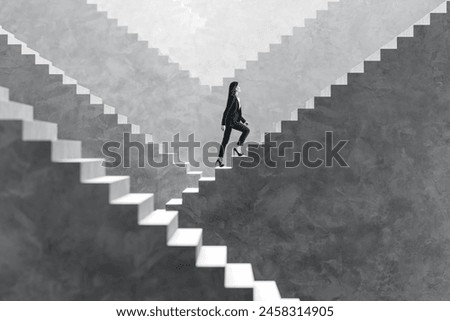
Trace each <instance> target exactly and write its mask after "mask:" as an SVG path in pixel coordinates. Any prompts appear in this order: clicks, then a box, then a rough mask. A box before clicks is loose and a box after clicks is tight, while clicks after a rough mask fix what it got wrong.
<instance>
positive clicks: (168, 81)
mask: <svg viewBox="0 0 450 321" xmlns="http://www.w3.org/2000/svg"><path fill="white" fill-rule="evenodd" d="M438 2H440V1H437V0H432V1H430V2H423V1H418V0H414V1H410V0H408V1H406V0H399V1H395V2H392V1H387V0H383V1H379V0H376V1H375V0H361V1H349V0H347V1H346V0H344V1H343V2H342V3H341V5H339V6H337V7H334V8H333V10H331V11H330V12H328V13H327V14H326V15H325V16H322V17H319V19H318V21H317V22H313V23H312V24H311V25H308V26H307V28H304V29H302V30H303V31H301V32H300V34H296V35H295V36H294V37H292V38H290V40H288V41H287V42H284V43H282V44H281V45H280V46H279V47H278V49H279V50H278V51H276V52H273V53H270V54H267V55H266V58H264V59H263V60H262V61H260V62H258V63H256V64H253V66H252V67H250V69H249V70H247V71H245V72H244V73H238V75H237V80H239V81H241V84H242V90H243V92H242V104H243V108H244V113H245V115H246V118H248V120H249V123H250V127H251V133H250V136H249V140H254V141H259V140H260V133H261V132H264V131H268V130H271V129H272V122H274V121H278V120H281V119H285V118H286V117H288V116H289V115H290V112H291V111H292V110H293V109H294V108H295V107H297V106H299V105H301V104H302V103H303V102H304V101H305V100H307V99H309V98H311V97H312V95H314V94H315V93H317V91H318V90H321V89H323V87H325V86H327V85H329V84H330V83H331V82H333V81H335V80H336V79H337V78H338V77H340V76H341V75H342V74H343V73H345V72H346V71H348V70H349V69H350V68H352V67H353V66H354V65H356V64H358V63H359V62H360V61H362V59H364V58H366V57H367V56H368V55H369V54H371V53H372V52H373V51H375V50H376V49H378V48H379V47H380V46H382V45H383V44H385V43H386V42H388V41H389V40H391V39H392V38H393V37H394V36H396V35H397V34H398V33H399V32H401V31H403V30H404V29H406V28H407V27H408V26H409V25H410V24H411V23H413V22H414V21H415V20H417V19H418V18H419V17H421V16H423V15H424V14H425V13H426V12H428V10H429V9H430V8H432V7H434V6H435V4H436V3H438ZM270 3H272V2H270ZM0 4H2V6H0V19H1V21H2V25H3V26H4V27H5V28H6V29H8V28H9V29H10V31H12V32H14V33H15V34H16V35H17V37H18V38H19V39H21V40H24V41H25V42H27V43H28V44H29V45H30V47H31V48H34V49H36V50H38V51H39V52H41V53H42V55H43V56H44V57H47V58H48V59H50V60H51V61H53V62H54V63H55V65H56V66H58V67H60V68H62V69H63V70H65V71H66V72H67V73H68V75H70V76H72V77H74V78H75V79H77V80H79V81H80V83H81V84H82V85H85V86H86V87H88V88H90V89H91V90H93V92H94V93H96V94H97V95H98V96H100V97H102V98H104V100H105V101H106V103H109V104H110V105H113V106H115V107H117V108H118V111H119V112H120V113H122V114H125V115H127V116H129V117H130V120H131V121H132V122H134V123H137V124H138V125H141V127H142V129H143V130H144V132H146V133H152V134H154V137H155V139H156V140H157V141H159V140H161V139H167V138H172V137H173V134H174V133H176V132H181V134H182V137H186V135H187V134H189V133H192V132H195V134H196V136H197V138H198V139H199V140H200V141H202V142H206V141H214V142H220V141H221V138H222V137H221V136H222V132H221V131H220V119H221V116H222V113H223V110H224V106H225V103H226V96H225V94H224V93H223V91H221V90H220V89H219V90H217V93H216V94H214V95H207V96H206V97H205V96H203V95H202V93H203V89H202V88H201V87H200V86H198V84H195V82H192V81H188V80H187V78H186V79H185V78H183V77H182V76H181V75H180V73H179V72H178V71H177V68H172V67H174V66H172V67H169V66H167V65H166V64H165V63H164V61H161V58H157V57H156V56H155V55H154V54H152V52H150V51H148V50H145V45H144V44H143V43H138V42H136V41H134V40H133V38H132V37H131V36H126V35H124V34H121V33H120V31H119V30H118V29H117V28H116V27H114V26H113V22H112V21H108V20H107V18H106V15H102V14H99V13H96V10H95V8H94V7H93V6H89V5H87V4H85V3H84V1H83V0H58V1H57V0H36V1H33V2H29V1H25V0H1V1H0ZM339 8H340V9H339ZM67 12H70V13H71V14H70V15H69V14H67ZM49 21H52V23H51V24H50V23H49ZM80 21H81V22H82V23H80ZM355 26H358V27H357V28H356V27H355ZM122 32H123V31H122ZM235 50H236V51H238V50H239V48H235ZM105 57H107V58H105ZM286 66H287V67H286ZM226 86H228V81H227V83H226Z"/></svg>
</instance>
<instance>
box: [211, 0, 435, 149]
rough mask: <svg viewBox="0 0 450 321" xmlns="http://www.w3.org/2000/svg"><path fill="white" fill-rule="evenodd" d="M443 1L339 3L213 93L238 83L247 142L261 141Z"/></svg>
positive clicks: (220, 91)
mask: <svg viewBox="0 0 450 321" xmlns="http://www.w3.org/2000/svg"><path fill="white" fill-rule="evenodd" d="M441 2H442V1H441V0H432V1H421V0H414V1H411V0H399V1H390V0H381V1H380V0H358V1H351V0H343V1H341V3H340V5H337V6H334V7H333V9H332V10H329V11H327V12H325V13H323V14H321V15H319V18H318V19H317V20H314V21H312V22H310V23H307V27H306V28H300V29H297V30H296V32H295V33H294V36H293V37H288V38H286V39H285V40H284V41H283V42H282V44H281V45H280V46H274V47H273V50H272V51H271V53H270V54H264V55H262V56H260V59H259V61H258V62H257V63H249V64H248V68H247V69H246V70H244V71H237V72H236V74H235V77H234V79H226V80H225V84H224V87H219V88H215V92H217V93H219V97H220V96H223V95H224V92H225V91H226V88H227V87H228V84H229V83H230V81H232V80H238V81H239V82H240V83H241V88H242V91H243V92H242V95H241V97H242V102H243V106H244V107H245V109H244V110H245V113H246V114H247V116H248V117H247V118H248V120H249V122H250V124H253V125H252V129H253V132H252V133H251V136H250V137H249V138H250V139H253V140H257V141H260V137H261V133H264V132H266V131H271V130H272V129H273V122H274V121H278V120H281V119H289V118H290V117H289V116H290V112H291V111H293V110H294V109H295V108H298V107H300V106H303V105H304V103H305V102H306V101H307V100H309V99H310V98H312V97H313V96H314V95H317V94H318V93H320V91H321V90H322V89H324V88H325V87H326V86H328V85H330V84H331V83H333V82H334V81H336V79H338V78H339V77H341V76H342V75H344V73H346V72H348V71H349V70H350V69H351V68H353V67H355V66H356V65H357V64H359V63H360V62H361V61H362V60H364V59H365V58H367V57H368V56H369V55H371V54H372V53H373V52H375V50H377V49H379V48H380V47H381V46H383V45H384V44H386V43H388V42H389V41H391V40H392V38H394V37H395V36H397V35H398V34H400V33H401V32H403V31H404V30H405V29H406V28H407V27H409V26H410V25H411V24H413V23H414V22H416V21H417V20H419V19H420V18H422V17H423V16H424V15H425V14H426V13H428V12H429V11H431V10H432V9H434V8H435V7H436V6H437V5H438V4H439V3H441Z"/></svg>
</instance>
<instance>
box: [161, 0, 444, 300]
mask: <svg viewBox="0 0 450 321" xmlns="http://www.w3.org/2000/svg"><path fill="white" fill-rule="evenodd" d="M449 10H450V4H449V1H445V2H443V3H441V5H439V7H437V8H436V9H435V10H433V11H432V12H430V13H428V14H427V15H426V16H425V17H423V18H422V19H420V20H419V21H418V22H417V23H415V24H414V25H413V26H411V27H410V28H408V29H407V30H405V31H404V32H402V33H401V34H400V35H399V36H398V37H396V38H394V39H393V40H392V41H390V42H389V43H388V44H387V45H385V46H383V47H382V48H381V49H380V50H377V52H375V53H374V54H372V55H370V56H369V57H368V58H367V59H366V60H365V61H364V62H362V63H360V64H358V65H357V66H356V67H355V68H353V69H352V70H351V71H350V72H349V73H348V74H346V75H344V76H343V77H340V78H339V79H338V80H337V81H336V82H335V83H334V84H333V85H331V86H329V87H327V88H325V89H324V90H322V92H321V96H318V97H315V98H313V99H311V100H309V101H308V102H307V103H306V104H305V106H304V107H303V108H300V109H296V110H295V111H294V112H293V113H292V119H291V120H288V121H282V122H281V123H279V124H278V125H277V128H278V132H271V133H267V134H266V135H265V141H263V142H262V143H261V144H254V145H251V146H249V147H250V149H251V150H252V151H253V152H256V153H258V154H259V155H260V156H261V158H263V157H265V156H266V155H264V154H263V151H264V144H265V143H268V140H269V138H270V139H271V141H272V142H274V141H275V142H277V143H281V142H283V141H292V142H294V143H295V146H296V147H297V148H296V150H297V151H299V150H300V147H301V146H302V144H303V143H305V142H306V141H311V140H314V141H319V142H321V141H323V135H324V132H325V131H333V132H334V133H335V134H336V136H337V139H345V140H350V143H349V146H348V148H347V150H346V151H344V152H343V156H344V158H345V159H347V160H348V161H349V163H350V167H349V168H339V167H338V166H336V165H335V166H333V167H330V168H320V169H314V170H311V169H305V168H304V167H302V166H300V167H298V168H296V169H286V168H283V167H281V166H279V167H277V168H268V167H267V166H265V165H264V164H261V165H260V166H258V167H256V168H253V169H248V168H244V167H242V166H240V165H241V162H242V161H248V158H233V166H232V167H229V168H222V169H218V170H217V171H216V177H215V180H214V179H208V180H205V179H203V180H201V182H200V184H199V188H198V189H186V190H185V191H184V192H183V194H182V198H178V199H173V200H171V201H170V202H169V203H167V205H166V209H167V210H177V211H179V213H181V215H180V217H181V218H182V220H181V221H180V224H181V226H186V227H188V226H194V225H195V226H205V227H207V231H214V232H213V233H210V232H207V233H205V242H206V243H208V242H224V243H226V244H227V245H228V246H229V249H230V252H229V253H230V256H231V257H233V258H235V259H236V260H239V258H243V257H246V258H251V259H250V260H251V262H252V263H253V265H254V267H255V271H256V272H255V273H256V274H257V275H258V276H260V277H267V276H268V275H271V276H272V277H273V278H275V280H276V281H277V283H278V285H279V286H280V290H281V293H282V295H283V294H286V295H295V296H300V298H301V299H310V300H331V299H343V300H355V299H359V300H360V299H363V300H379V299H384V300H391V299H397V300H398V299H403V300H410V299H435V298H440V299H442V298H447V297H448V291H447V289H448V287H447V286H448V283H447V282H444V281H443V282H444V283H445V285H444V284H442V286H438V287H433V286H432V284H437V283H439V282H441V281H438V280H439V279H440V278H439V277H438V275H439V273H440V272H439V271H440V269H441V268H442V269H443V270H445V266H447V264H448V260H447V258H448V257H449V256H448V254H449V253H448V250H447V248H446V246H445V245H444V244H446V242H448V237H447V235H448V231H447V228H446V226H448V224H449V223H448V215H446V214H444V213H447V212H448V211H447V208H448V206H449V205H450V204H448V203H449V202H448V200H447V197H446V195H447V194H448V192H450V191H449V185H448V177H449V173H448V168H449V166H450V164H448V162H449V161H448V159H449V152H448V144H449V137H450V136H449V131H448V128H449V122H448V119H450V118H449V112H448V110H449V109H448V106H449V103H450V96H449V95H448V90H447V87H448V85H449V81H448V79H449V70H450V69H449V68H450V64H449V62H448V59H447V58H448V50H447V47H446V44H447V42H448V38H449V37H450V35H449V28H448V26H449V25H450V18H449ZM291 156H292V155H291V154H287V155H285V156H284V157H279V159H281V160H283V159H284V160H287V159H291ZM243 213H245V214H243ZM211 217H212V219H211ZM261 235H262V236H261ZM423 244H427V245H426V246H425V248H426V249H425V248H424V247H423ZM267 258H271V259H273V260H274V261H271V260H270V259H267ZM431 266H432V267H431ZM405 270H407V271H408V273H404V271H405ZM424 271H425V272H424ZM392 280H396V281H395V282H394V281H392ZM434 282H437V283H434ZM303 289H308V290H307V291H306V292H303Z"/></svg>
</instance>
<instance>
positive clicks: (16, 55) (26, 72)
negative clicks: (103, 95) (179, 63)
mask: <svg viewBox="0 0 450 321" xmlns="http://www.w3.org/2000/svg"><path fill="white" fill-rule="evenodd" d="M0 86H4V87H6V88H9V89H10V96H11V99H12V100H14V101H17V102H21V103H24V104H28V105H32V106H34V107H35V117H36V119H38V120H44V121H51V122H55V123H57V124H59V125H60V126H59V135H60V138H63V139H75V140H80V141H83V156H84V157H94V158H103V157H104V156H103V153H102V146H103V144H104V143H105V142H109V141H117V142H120V143H122V144H123V133H124V132H128V133H130V132H131V125H130V124H121V125H119V124H117V115H105V114H103V105H92V104H90V99H89V96H88V95H77V94H76V90H75V86H67V85H62V77H61V76H60V75H49V71H48V66H43V65H38V66H37V65H35V63H34V57H33V56H23V55H21V54H20V48H19V46H11V45H7V43H6V37H5V36H0ZM136 136H139V135H134V137H133V140H135V139H136V138H135V137H136ZM156 160H157V161H160V157H159V158H156ZM123 165H124V164H122V166H121V167H119V168H116V169H114V170H110V171H109V174H112V175H129V176H131V177H132V191H133V192H146V193H155V201H156V205H157V206H158V207H163V206H164V204H165V202H167V201H168V200H169V199H170V198H172V197H176V196H177V195H179V193H181V191H183V190H184V189H185V188H186V187H195V186H196V181H195V177H190V176H187V175H186V169H185V168H179V167H177V166H174V165H172V166H169V167H166V168H154V167H151V166H146V167H145V168H136V166H134V167H133V168H130V169H126V168H124V166H123Z"/></svg>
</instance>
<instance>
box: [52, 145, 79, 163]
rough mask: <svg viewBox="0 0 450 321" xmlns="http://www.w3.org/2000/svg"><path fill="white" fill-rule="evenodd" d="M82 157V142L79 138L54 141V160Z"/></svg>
mask: <svg viewBox="0 0 450 321" xmlns="http://www.w3.org/2000/svg"><path fill="white" fill-rule="evenodd" d="M68 158H82V156H81V142H80V141H77V140H57V141H54V142H52V160H61V159H68Z"/></svg>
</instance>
